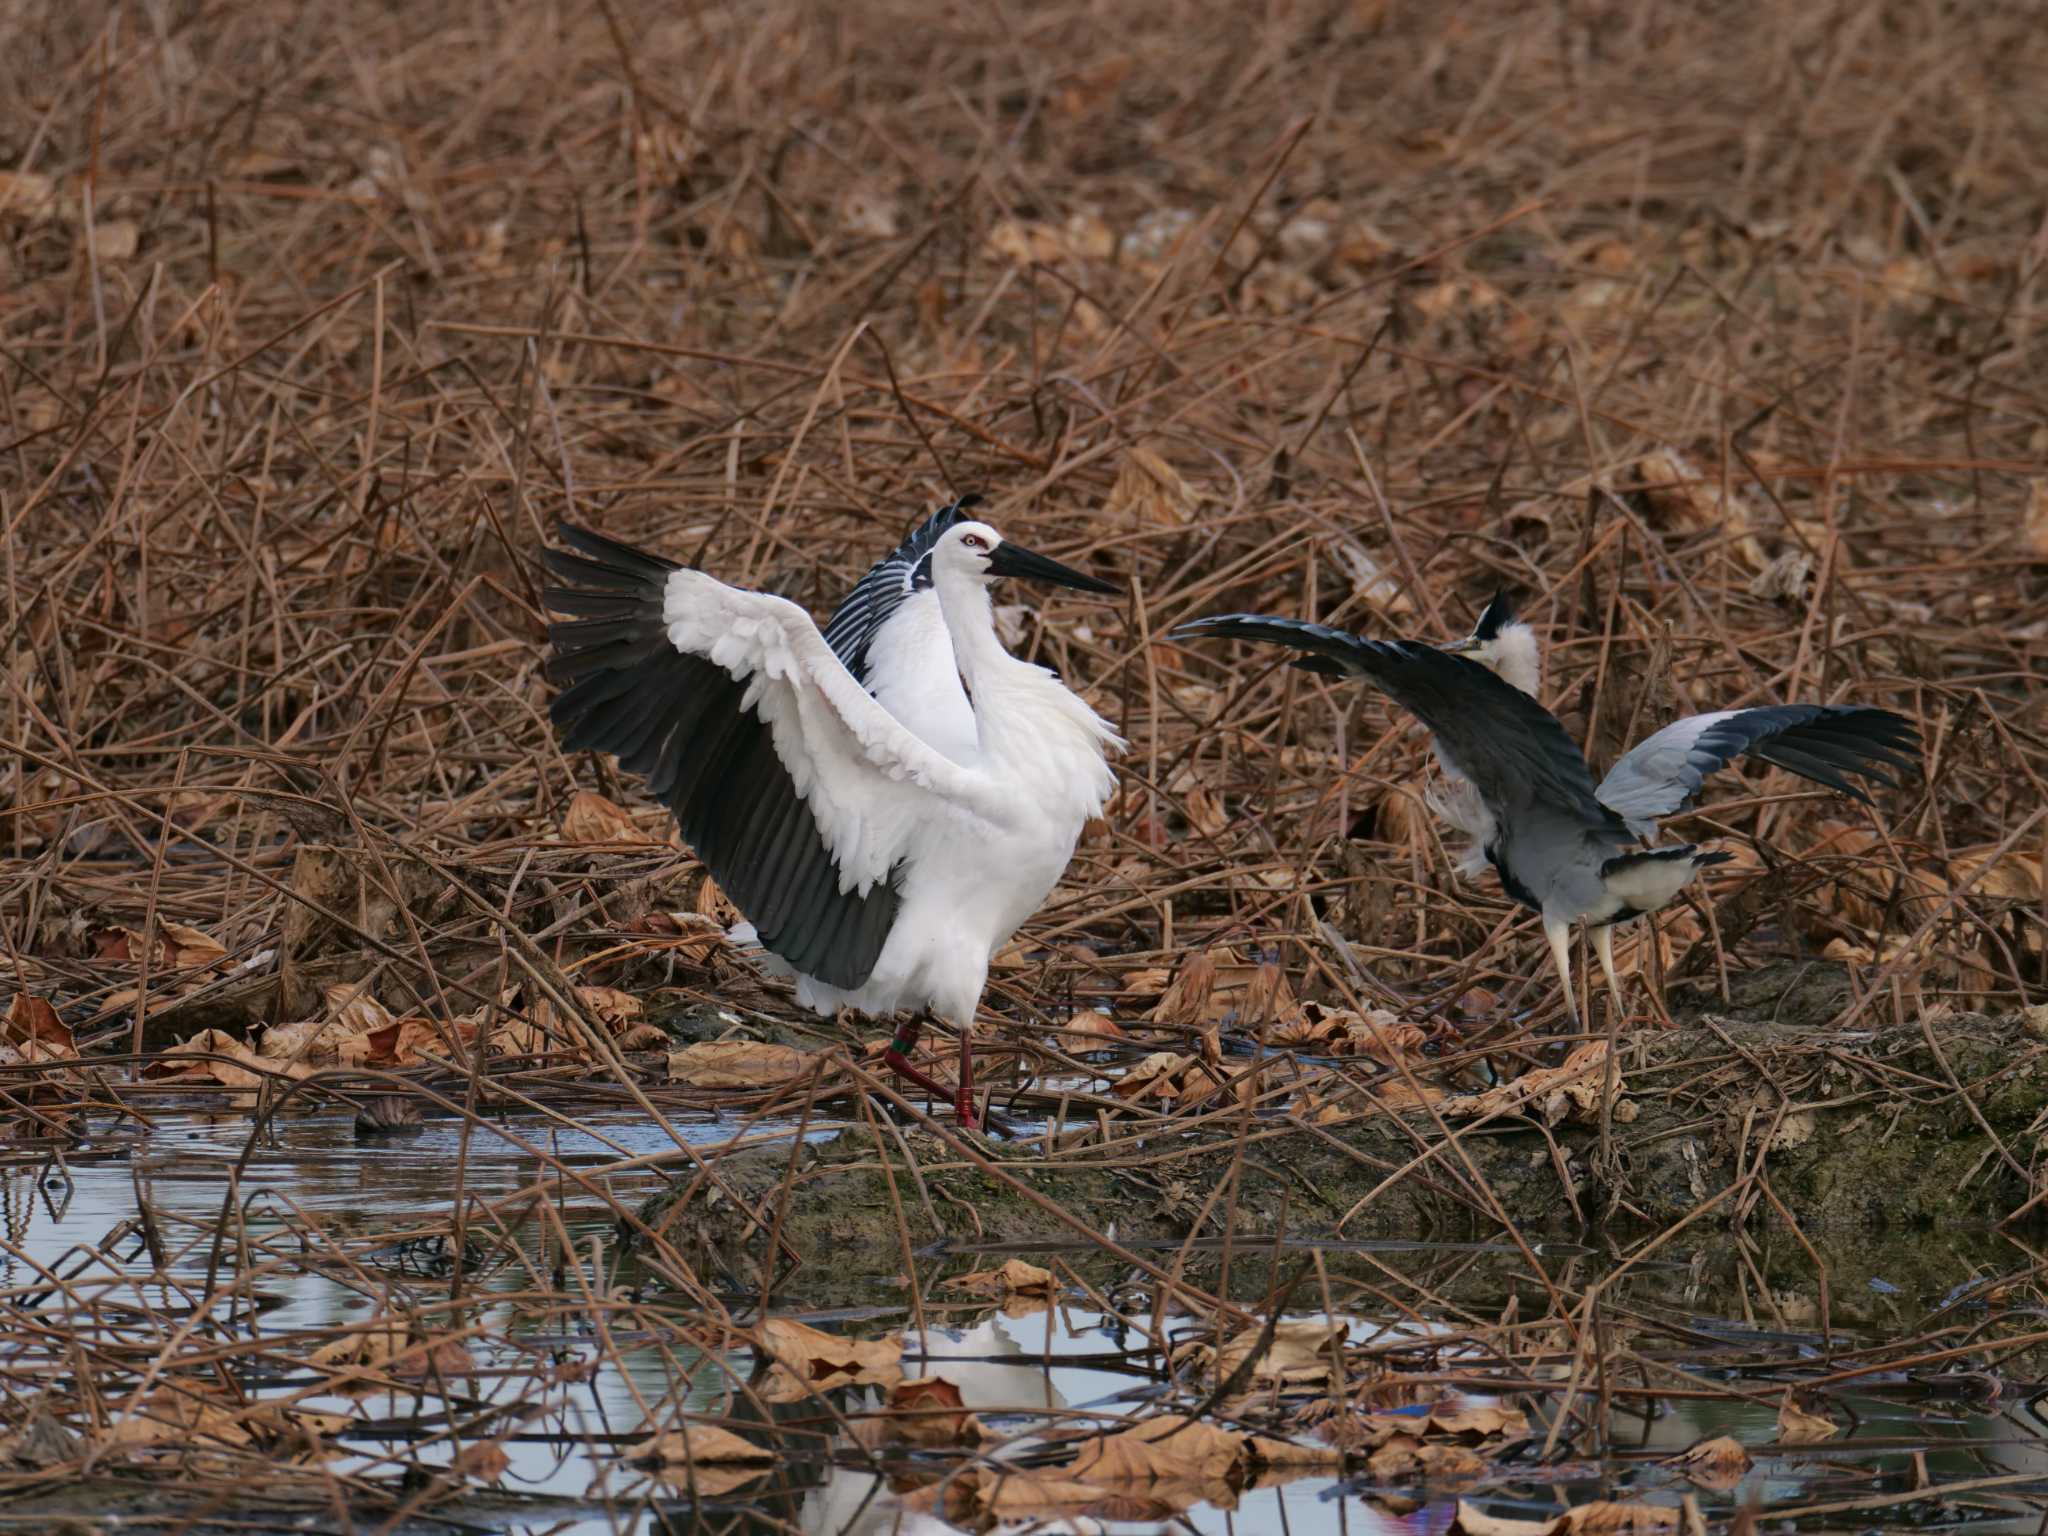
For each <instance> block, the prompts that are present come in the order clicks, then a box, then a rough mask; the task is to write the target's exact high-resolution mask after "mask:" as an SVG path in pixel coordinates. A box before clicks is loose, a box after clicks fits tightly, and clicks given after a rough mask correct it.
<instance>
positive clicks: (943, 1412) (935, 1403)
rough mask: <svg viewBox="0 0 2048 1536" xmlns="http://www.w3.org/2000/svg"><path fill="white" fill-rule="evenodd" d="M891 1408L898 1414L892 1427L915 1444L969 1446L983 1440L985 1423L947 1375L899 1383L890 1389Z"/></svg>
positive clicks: (923, 1377)
mask: <svg viewBox="0 0 2048 1536" xmlns="http://www.w3.org/2000/svg"><path fill="white" fill-rule="evenodd" d="M889 1406H890V1407H891V1408H894V1409H895V1410H897V1413H898V1417H897V1418H895V1419H894V1420H892V1421H891V1426H890V1427H891V1428H893V1429H894V1430H895V1431H896V1433H897V1434H898V1435H900V1436H901V1437H902V1438H903V1439H905V1440H907V1441H909V1442H910V1443H911V1444H913V1445H966V1444H972V1443H974V1442H975V1441H978V1440H980V1439H981V1437H982V1428H981V1420H980V1419H978V1418H976V1417H975V1416H974V1415H973V1414H972V1413H970V1412H968V1411H967V1402H966V1399H965V1398H963V1397H962V1396H961V1395H960V1389H959V1387H957V1386H955V1385H954V1384H953V1383H952V1382H950V1381H948V1380H946V1378H945V1377H943V1376H920V1377H918V1378H917V1379H916V1380H914V1381H899V1382H897V1383H896V1385H895V1386H893V1387H891V1388H890V1389H889Z"/></svg>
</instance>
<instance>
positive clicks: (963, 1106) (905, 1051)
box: [882, 1013, 976, 1131]
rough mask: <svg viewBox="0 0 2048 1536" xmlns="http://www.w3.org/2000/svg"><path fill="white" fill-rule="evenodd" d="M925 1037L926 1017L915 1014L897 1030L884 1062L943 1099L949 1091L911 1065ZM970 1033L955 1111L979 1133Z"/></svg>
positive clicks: (963, 1044) (963, 1040) (964, 1040)
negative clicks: (969, 1062) (921, 1040)
mask: <svg viewBox="0 0 2048 1536" xmlns="http://www.w3.org/2000/svg"><path fill="white" fill-rule="evenodd" d="M923 1033H924V1015H923V1014H921V1013H917V1014H911V1015H910V1016H909V1017H907V1018H905V1019H904V1020H903V1022H902V1023H901V1024H899V1025H897V1026H896V1034H895V1037H894V1038H893V1039H891V1040H890V1042H889V1048H888V1049H887V1050H886V1051H884V1052H882V1061H883V1063H884V1064H885V1065H886V1066H887V1067H888V1068H889V1070H890V1071H892V1072H894V1073H895V1074H896V1075H897V1076H898V1077H901V1078H905V1079H907V1080H908V1081H910V1082H913V1083H915V1084H917V1086H918V1087H920V1088H922V1089H923V1090H924V1091H925V1092H926V1093H928V1094H930V1095H931V1096H932V1097H933V1098H937V1099H943V1098H945V1097H946V1096H947V1093H948V1090H947V1088H946V1087H945V1086H944V1085H943V1084H942V1083H940V1082H939V1081H938V1080H937V1079H936V1078H934V1077H932V1076H931V1075H930V1074H928V1073H925V1072H921V1071H919V1070H918V1069H917V1068H916V1067H913V1066H912V1065H911V1064H910V1053H911V1052H912V1051H914V1050H916V1049H917V1038H918V1036H919V1035H921V1034H923ZM967 1053H968V1032H967V1031H966V1030H964V1029H963V1030H962V1031H961V1032H960V1082H959V1084H958V1086H957V1088H956V1089H954V1090H953V1091H952V1096H953V1108H954V1109H955V1110H956V1111H957V1112H958V1114H959V1116H960V1123H961V1124H962V1125H964V1126H966V1127H967V1129H968V1130H970V1131H971V1130H973V1129H975V1126H976V1121H975V1118H974V1085H973V1082H972V1080H971V1079H970V1078H969V1076H968V1073H969V1070H970V1069H969V1067H968V1054H967Z"/></svg>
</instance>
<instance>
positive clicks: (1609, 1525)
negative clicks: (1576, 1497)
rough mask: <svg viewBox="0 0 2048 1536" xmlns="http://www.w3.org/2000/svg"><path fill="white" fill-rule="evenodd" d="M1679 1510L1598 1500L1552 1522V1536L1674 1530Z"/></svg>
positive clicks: (1580, 1506)
mask: <svg viewBox="0 0 2048 1536" xmlns="http://www.w3.org/2000/svg"><path fill="white" fill-rule="evenodd" d="M1677 1529H1678V1510H1677V1509H1676V1508H1675V1507H1673V1506H1671V1505H1668V1504H1623V1503H1617V1502H1614V1501H1612V1500H1608V1499H1595V1500H1594V1501H1593V1502H1592V1503H1590V1504H1577V1505H1574V1506H1573V1507H1572V1508H1570V1509H1568V1510H1566V1511H1565V1512H1564V1513H1563V1514H1561V1515H1559V1516H1558V1517H1557V1518H1556V1519H1555V1520H1553V1521H1551V1522H1550V1526H1549V1531H1550V1536H1603V1533H1604V1532H1607V1531H1675V1530H1677Z"/></svg>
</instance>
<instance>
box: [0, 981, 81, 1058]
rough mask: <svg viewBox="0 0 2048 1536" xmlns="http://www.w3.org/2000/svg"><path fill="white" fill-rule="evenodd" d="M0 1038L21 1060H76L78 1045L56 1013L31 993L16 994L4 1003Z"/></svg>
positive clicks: (68, 1028)
mask: <svg viewBox="0 0 2048 1536" xmlns="http://www.w3.org/2000/svg"><path fill="white" fill-rule="evenodd" d="M0 1039H5V1040H6V1042H7V1043H8V1044H9V1045H11V1046H13V1047H15V1049H16V1050H17V1051H18V1052H20V1055H21V1059H22V1060H24V1061H75V1060H76V1059H77V1057H78V1042H77V1040H76V1039H74V1038H73V1037H72V1033H71V1030H70V1027H69V1026H68V1025H66V1024H65V1022H64V1021H63V1020H62V1019H60V1018H58V1017H57V1010H56V1009H55V1008H52V1007H51V1006H50V1005H49V1003H47V1002H45V1001H44V1000H43V999H42V998H40V997H37V996H35V995H34V994H33V993H30V992H17V993H15V994H14V997H13V999H12V1000H11V1001H10V1002H9V1003H8V1004H7V1018H6V1021H5V1023H4V1025H0Z"/></svg>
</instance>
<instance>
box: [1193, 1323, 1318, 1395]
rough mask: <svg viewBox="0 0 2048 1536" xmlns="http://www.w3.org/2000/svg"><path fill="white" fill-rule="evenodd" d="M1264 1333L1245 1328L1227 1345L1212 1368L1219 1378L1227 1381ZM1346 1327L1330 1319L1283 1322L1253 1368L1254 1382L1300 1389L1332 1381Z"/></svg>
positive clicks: (1275, 1330) (1257, 1328)
mask: <svg viewBox="0 0 2048 1536" xmlns="http://www.w3.org/2000/svg"><path fill="white" fill-rule="evenodd" d="M1264 1332H1265V1330H1264V1329H1263V1328H1261V1327H1252V1328H1246V1329H1244V1330H1243V1331H1242V1332H1240V1333H1237V1334H1235V1335H1233V1336H1232V1337H1231V1338H1230V1339H1228V1340H1226V1341H1225V1342H1224V1345H1223V1348H1222V1349H1221V1350H1220V1351H1219V1352H1218V1353H1217V1356H1216V1363H1215V1365H1214V1366H1213V1367H1212V1368H1211V1369H1212V1371H1213V1373H1214V1375H1215V1376H1216V1378H1217V1379H1218V1380H1219V1381H1221V1380H1228V1379H1229V1378H1230V1377H1232V1376H1234V1375H1236V1374H1237V1370H1238V1367H1239V1366H1241V1365H1243V1364H1244V1362H1245V1359H1246V1358H1247V1357H1248V1356H1249V1355H1250V1354H1251V1353H1252V1351H1253V1350H1255V1349H1257V1348H1258V1347H1259V1340H1260V1338H1261V1337H1262V1336H1263V1334H1264ZM1344 1336H1345V1328H1344V1325H1343V1324H1342V1323H1340V1322H1336V1321H1334V1320H1332V1319H1330V1318H1302V1319H1296V1320H1291V1321H1288V1322H1283V1323H1280V1324H1278V1325H1277V1326H1276V1327H1275V1328H1274V1329H1273V1337H1272V1339H1271V1340H1270V1341H1268V1342H1267V1345H1266V1349H1265V1352H1264V1353H1263V1354H1261V1355H1260V1356H1259V1358H1258V1360H1257V1361H1256V1362H1255V1363H1254V1364H1253V1365H1252V1368H1251V1375H1250V1377H1249V1378H1248V1380H1249V1381H1252V1382H1260V1383H1272V1382H1282V1383H1285V1384H1287V1385H1289V1386H1301V1385H1308V1384H1314V1383H1320V1382H1324V1381H1327V1380H1329V1378H1330V1374H1331V1371H1332V1370H1333V1369H1334V1366H1335V1361H1336V1351H1337V1350H1338V1349H1340V1348H1342V1346H1343V1342H1344Z"/></svg>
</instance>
